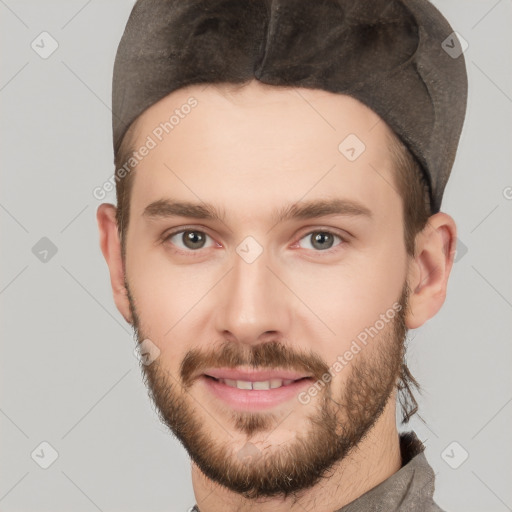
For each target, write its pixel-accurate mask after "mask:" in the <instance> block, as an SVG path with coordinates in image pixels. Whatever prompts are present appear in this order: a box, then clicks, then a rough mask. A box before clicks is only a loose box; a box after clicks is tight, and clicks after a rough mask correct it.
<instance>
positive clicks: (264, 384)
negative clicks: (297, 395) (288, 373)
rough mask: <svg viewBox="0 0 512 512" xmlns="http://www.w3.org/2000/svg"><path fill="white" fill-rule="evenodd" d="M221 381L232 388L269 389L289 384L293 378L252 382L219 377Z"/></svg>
mask: <svg viewBox="0 0 512 512" xmlns="http://www.w3.org/2000/svg"><path fill="white" fill-rule="evenodd" d="M218 380H219V382H222V383H223V384H225V385H226V386H229V387H231V388H238V389H257V390H267V389H276V388H280V387H281V386H288V385H289V384H291V383H292V382H294V381H293V380H292V379H286V380H282V379H270V380H264V381H259V382H251V381H248V380H232V379H218Z"/></svg>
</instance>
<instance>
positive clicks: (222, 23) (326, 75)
mask: <svg viewBox="0 0 512 512" xmlns="http://www.w3.org/2000/svg"><path fill="white" fill-rule="evenodd" d="M462 50H463V49H462V47H461V41H460V40H459V39H458V38H457V36H456V34H455V33H454V30H453V29H452V27H451V26H450V25H449V23H448V22H447V20H446V19H445V18H444V17H443V16H442V14H441V13H440V12H439V11H438V10H437V9H436V8H435V7H434V6H433V5H432V4H431V3H430V2H429V1H427V0H371V1H370V0H315V1H312V0H138V1H137V3H136V4H135V6H134V7H133V10H132V12H131V14H130V17H129V20H128V23H127V25H126V28H125V31H124V34H123V36H122V38H121V42H120V43H119V47H118V50H117V55H116V60H115V64H114V76H113V87H112V109H113V110H112V113H113V117H112V121H113V137H114V151H115V152H117V150H118V149H119V146H120V144H121V142H122V139H123V137H124V135H125V133H126V131H127V129H128V128H129V126H130V125H131V123H132V122H133V121H134V120H135V119H136V118H137V117H138V116H139V115H140V114H141V113H142V112H144V111H145V110H146V109H147V108H149V107H150V106H151V105H153V104H154V103H156V102H157V101H159V100H160V99H162V98H163V97H164V96H167V95H168V94H169V93H171V92H173V91H175V90H176V89H179V88H181V87H185V86H187V85H192V84H201V83H213V82H231V83H243V82H246V81H249V80H252V79H257V80H259V81H261V82H263V83H265V84H269V85H275V86H295V87H307V88H312V89H323V90H326V91H330V92H335V93H342V94H347V95H350V96H352V97H354V98H356V99H358V100H359V101H361V102H362V103H364V104H365V105H367V106H368V107H369V108H371V109H372V110H373V111H375V112H376V113H377V114H378V115H379V116H380V117H381V118H382V119H384V121H386V123H387V124H388V125H389V126H390V127H391V128H392V130H393V131H394V132H395V133H396V135H397V136H398V137H399V138H400V139H401V140H402V142H403V143H404V144H405V145H406V146H407V147H408V148H409V150H410V151H411V152H412V153H413V155H414V156H415V157H416V158H417V160H418V161H419V163H420V164H421V166H422V168H423V171H424V173H425V177H426V178H427V181H428V183H429V186H430V193H431V201H432V209H433V212H437V211H439V209H440V206H441V199H442V196H443V191H444V188H445V186H446V182H447V181H448V177H449V175H450V171H451V168H452V165H453V161H454V159H455V153H456V150H457V145H458V142H459V138H460V134H461V131H462V125H463V122H464V117H465V112H466V101H467V76H466V66H465V62H464V55H463V51H462Z"/></svg>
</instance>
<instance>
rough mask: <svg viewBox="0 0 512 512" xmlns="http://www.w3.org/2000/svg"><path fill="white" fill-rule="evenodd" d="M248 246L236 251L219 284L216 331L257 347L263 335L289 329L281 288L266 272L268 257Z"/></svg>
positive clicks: (270, 274)
mask: <svg viewBox="0 0 512 512" xmlns="http://www.w3.org/2000/svg"><path fill="white" fill-rule="evenodd" d="M250 244H251V241H248V245H245V244H244V243H242V244H240V246H239V247H238V248H237V254H235V255H234V258H233V268H232V270H231V272H229V274H228V275H227V276H226V279H225V280H224V282H223V283H222V286H221V292H220V297H219V299H220V304H218V313H217V315H216V324H217V325H216V328H217V330H218V332H219V333H220V334H221V335H223V336H225V335H226V334H227V333H230V334H231V335H232V336H233V337H234V338H236V340H238V341H239V342H243V343H247V344H258V343H261V335H263V334H264V333H267V332H269V331H273V332H274V331H275V332H278V333H281V334H282V333H283V332H284V331H286V330H287V329H288V322H289V318H290V311H289V309H288V307H287V304H288V301H287V298H286V294H285V291H284V290H283V285H282V284H281V283H280V281H279V280H278V279H277V278H276V276H275V275H274V273H273V272H272V271H271V270H270V269H269V268H268V267H269V266H270V263H271V262H270V261H269V257H268V254H267V253H266V252H265V251H262V252H260V254H258V255H257V254H256V253H255V252H254V251H255V247H254V246H252V247H251V245H250Z"/></svg>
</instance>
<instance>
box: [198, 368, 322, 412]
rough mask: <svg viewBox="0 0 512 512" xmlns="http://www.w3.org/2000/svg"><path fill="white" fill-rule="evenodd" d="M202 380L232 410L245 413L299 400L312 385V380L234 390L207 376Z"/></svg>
mask: <svg viewBox="0 0 512 512" xmlns="http://www.w3.org/2000/svg"><path fill="white" fill-rule="evenodd" d="M200 380H201V381H202V382H203V383H204V385H205V386H206V388H207V389H208V390H209V391H210V392H211V393H212V394H213V395H215V396H216V397H218V398H220V399H221V400H222V401H223V402H225V403H226V404H228V405H229V406H230V407H231V408H233V409H237V410H243V411H261V410H263V409H269V408H271V407H275V406H276V405H279V404H282V403H284V402H287V401H289V400H292V399H294V398H297V396H298V394H299V393H300V392H301V391H302V390H303V389H304V388H306V387H308V386H311V383H312V380H311V379H302V380H298V381H295V382H292V383H291V384H288V385H287V386H281V387H280V388H274V389H264V390H261V389H238V388H232V387H231V386H227V385H226V384H223V383H222V382H219V381H217V380H215V379H213V378H211V377H206V376H205V375H203V376H202V377H201V378H200Z"/></svg>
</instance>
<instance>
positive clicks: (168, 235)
mask: <svg viewBox="0 0 512 512" xmlns="http://www.w3.org/2000/svg"><path fill="white" fill-rule="evenodd" d="M185 231H192V232H195V233H201V234H203V235H206V236H207V237H209V238H211V239H212V240H213V238H212V237H211V236H210V235H209V234H208V233H206V232H205V231H203V230H201V229H196V228H194V227H192V226H190V227H187V226H185V227H181V228H180V229H177V230H175V231H172V232H170V233H166V234H165V235H164V236H163V237H162V243H164V244H166V243H170V244H171V245H173V246H174V244H173V243H172V242H169V240H170V239H171V238H172V237H173V236H175V235H179V234H180V233H184V232H185ZM314 233H322V234H326V233H327V234H329V235H332V236H334V237H335V238H338V239H339V240H340V243H339V244H338V245H336V246H334V247H331V248H329V249H325V250H322V251H321V250H318V251H316V250H314V249H307V250H311V251H313V252H316V253H320V254H333V253H334V252H336V251H337V250H339V249H340V246H343V245H345V244H346V243H347V239H346V237H343V236H341V235H340V234H338V233H336V232H334V231H331V230H330V229H326V228H320V229H314V230H312V231H308V232H307V233H305V234H304V235H302V236H301V237H300V238H298V239H297V241H296V242H294V244H293V245H294V246H296V245H297V244H298V243H299V242H300V241H301V240H303V239H304V238H306V237H308V236H311V235H313V234H314ZM201 249H204V248H201ZM201 249H197V250H193V249H177V248H176V247H174V248H173V251H174V252H177V253H178V254H184V255H187V256H191V255H193V257H194V256H196V254H194V253H200V252H201ZM206 249H208V247H207V248H206Z"/></svg>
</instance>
